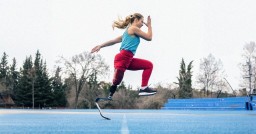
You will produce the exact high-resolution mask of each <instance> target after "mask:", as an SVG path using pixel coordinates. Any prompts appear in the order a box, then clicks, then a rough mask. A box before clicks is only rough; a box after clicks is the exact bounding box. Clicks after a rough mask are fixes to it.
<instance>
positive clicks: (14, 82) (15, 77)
mask: <svg viewBox="0 0 256 134" xmlns="http://www.w3.org/2000/svg"><path fill="white" fill-rule="evenodd" d="M18 78H19V72H18V71H17V70H16V59H15V58H13V60H12V65H11V68H10V81H11V84H10V89H11V93H12V98H13V99H14V100H15V98H16V94H17V89H18V88H17V86H18Z"/></svg>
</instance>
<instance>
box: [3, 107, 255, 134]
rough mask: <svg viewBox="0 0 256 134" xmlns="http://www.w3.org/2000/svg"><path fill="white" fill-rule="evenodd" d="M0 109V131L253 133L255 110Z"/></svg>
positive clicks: (51, 133)
mask: <svg viewBox="0 0 256 134" xmlns="http://www.w3.org/2000/svg"><path fill="white" fill-rule="evenodd" d="M103 114H104V115H105V116H107V117H109V118H111V120H105V119H103V118H102V117H101V116H100V115H99V113H98V110H96V109H94V110H18V109H16V110H15V109H14V110H9V109H0V134H20V133H21V134H188V133H190V134H206V133H207V134H222V133H223V134H255V133H256V127H255V126H256V125H255V124H256V111H202V110H201V111H196V110H189V111H185V110H112V109H108V110H105V109H103Z"/></svg>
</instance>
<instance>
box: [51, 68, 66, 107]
mask: <svg viewBox="0 0 256 134" xmlns="http://www.w3.org/2000/svg"><path fill="white" fill-rule="evenodd" d="M60 72H61V68H60V67H57V69H56V72H55V76H54V77H53V78H52V84H51V85H52V90H53V102H52V106H54V107H65V106H66V104H67V98H66V88H67V85H66V84H63V82H62V79H61V76H60Z"/></svg>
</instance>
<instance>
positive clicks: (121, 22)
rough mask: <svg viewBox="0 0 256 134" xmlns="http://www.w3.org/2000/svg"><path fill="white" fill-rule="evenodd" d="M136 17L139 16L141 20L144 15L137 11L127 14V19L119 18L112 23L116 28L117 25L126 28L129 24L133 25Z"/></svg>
mask: <svg viewBox="0 0 256 134" xmlns="http://www.w3.org/2000/svg"><path fill="white" fill-rule="evenodd" d="M135 18H137V19H138V20H139V19H141V18H143V16H142V15H141V14H139V13H135V14H132V15H129V16H127V17H126V18H125V20H123V19H121V18H118V20H117V21H114V23H113V24H112V28H113V29H114V28H115V27H117V28H119V29H125V28H126V27H127V26H128V25H131V24H132V23H133V21H134V20H135Z"/></svg>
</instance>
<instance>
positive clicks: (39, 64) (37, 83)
mask: <svg viewBox="0 0 256 134" xmlns="http://www.w3.org/2000/svg"><path fill="white" fill-rule="evenodd" d="M30 77H31V78H32V84H33V86H34V95H35V96H34V97H35V105H36V106H38V107H50V106H51V103H52V101H53V95H52V87H51V80H50V79H49V75H48V72H47V65H46V62H44V63H43V60H42V59H41V54H40V52H39V51H37V53H36V58H35V61H34V67H33V68H32V70H30Z"/></svg>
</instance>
